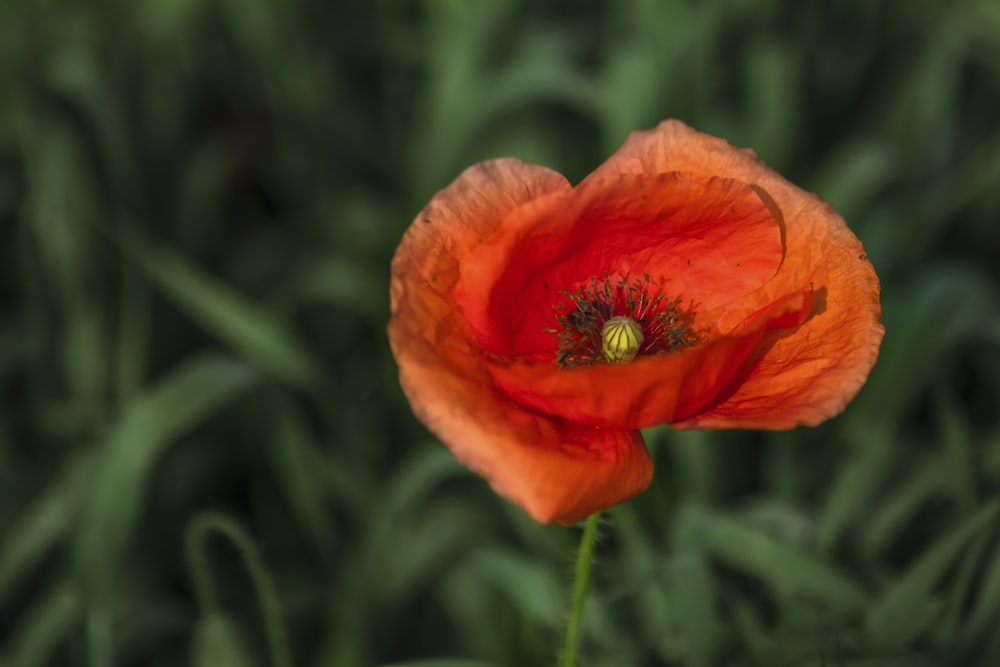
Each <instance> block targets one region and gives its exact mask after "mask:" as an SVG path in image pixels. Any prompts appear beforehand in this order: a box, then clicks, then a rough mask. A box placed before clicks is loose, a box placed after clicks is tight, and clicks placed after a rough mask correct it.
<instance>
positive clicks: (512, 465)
mask: <svg viewBox="0 0 1000 667" xmlns="http://www.w3.org/2000/svg"><path fill="white" fill-rule="evenodd" d="M568 189H569V185H568V184H567V183H566V181H565V179H563V178H562V177H561V176H560V175H558V174H556V173H555V172H551V171H549V170H547V169H543V168H541V167H536V166H532V165H528V164H525V163H523V162H520V161H517V160H497V161H492V162H486V163H482V164H479V165H476V166H474V167H472V168H470V169H468V170H466V171H465V172H464V173H463V174H462V175H461V176H459V177H458V179H456V180H455V181H454V182H453V183H452V184H451V185H450V186H448V187H447V188H446V189H444V190H442V191H441V192H439V193H438V194H437V195H436V196H435V197H434V199H432V200H431V202H430V203H429V204H428V205H427V207H426V208H425V209H424V210H423V211H422V212H421V213H420V215H418V216H417V219H416V220H415V221H414V223H413V224H412V225H411V227H410V229H409V230H408V231H407V233H406V235H405V236H404V238H403V241H402V243H401V244H400V246H399V249H398V250H397V252H396V255H395V257H394V258H393V264H392V283H391V292H390V296H391V309H392V319H391V320H390V323H389V327H388V334H389V342H390V345H391V346H392V350H393V354H394V355H395V357H396V361H397V364H398V365H399V370H400V382H401V384H402V387H403V391H404V392H405V393H406V395H407V398H408V399H409V400H410V403H411V405H412V406H413V410H414V412H415V413H416V415H417V416H418V417H419V418H420V420H421V421H422V422H423V423H424V424H425V425H426V426H427V427H428V428H429V429H430V430H431V431H432V432H433V433H434V434H435V435H436V436H437V437H439V438H440V439H441V440H442V442H444V443H445V445H447V446H448V447H449V449H451V451H452V452H453V453H454V455H455V457H456V458H457V459H459V460H460V461H462V462H464V463H465V464H466V465H468V466H469V467H470V468H471V469H473V470H474V471H476V472H478V473H479V474H481V475H482V476H483V477H485V478H486V479H487V480H488V481H489V483H490V484H491V486H492V487H493V488H494V489H495V490H496V492H497V493H499V494H501V495H503V496H505V497H507V498H509V499H510V500H512V501H514V502H515V503H517V504H518V505H520V506H521V507H523V508H524V509H525V510H526V511H527V512H528V513H529V514H530V515H531V516H533V517H534V518H535V519H537V520H538V521H541V522H549V521H558V522H561V523H570V522H573V521H576V520H578V519H580V518H583V517H585V516H587V515H588V514H591V513H593V512H595V511H598V510H600V509H603V508H606V507H609V506H611V505H614V504H616V503H618V502H621V501H622V500H625V499H627V498H629V497H631V496H633V495H635V494H637V493H639V492H640V491H642V490H643V489H645V488H646V486H647V485H648V484H649V481H650V479H651V477H652V463H651V462H650V459H649V455H648V453H647V451H646V448H645V445H644V443H643V441H642V438H641V436H640V435H639V434H638V433H637V432H635V431H634V430H623V429H604V428H600V427H595V426H592V425H586V424H577V423H572V422H568V421H565V420H561V419H558V418H553V417H550V416H545V415H540V414H538V413H535V412H533V411H531V410H529V409H527V408H524V407H523V406H520V405H518V404H516V403H515V402H513V401H511V400H510V399H509V398H507V397H505V396H504V395H503V394H502V393H501V392H500V391H499V390H498V389H497V388H496V387H495V385H494V383H493V381H492V378H491V377H490V375H489V373H488V371H487V368H486V361H485V357H484V352H483V350H482V349H481V347H480V345H479V343H478V341H477V340H476V338H475V337H474V336H473V334H472V331H471V330H470V328H469V326H468V323H467V322H466V321H465V318H464V317H463V316H462V313H461V310H460V309H459V308H458V306H457V304H456V303H455V301H454V296H453V290H454V287H455V284H456V283H457V281H458V277H459V272H460V264H461V261H462V258H463V257H465V256H466V255H467V253H468V252H469V251H470V249H471V248H472V247H474V246H475V245H477V244H478V242H479V240H480V239H484V238H489V237H490V236H491V235H492V234H495V233H497V230H498V229H499V227H500V225H501V224H502V223H503V220H504V219H505V217H506V216H507V215H508V214H509V213H510V212H511V211H512V210H514V209H516V208H517V207H519V206H521V205H523V204H524V203H526V202H530V201H533V200H535V199H537V198H539V197H545V196H549V195H552V194H558V193H560V192H563V191H566V190H568Z"/></svg>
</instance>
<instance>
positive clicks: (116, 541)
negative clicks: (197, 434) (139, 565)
mask: <svg viewBox="0 0 1000 667" xmlns="http://www.w3.org/2000/svg"><path fill="white" fill-rule="evenodd" d="M258 381H259V377H258V376H257V375H256V374H255V373H253V372H252V371H250V370H249V369H247V368H246V366H244V365H242V364H239V363H236V362H233V361H230V360H229V359H226V358H223V357H218V356H209V355H205V356H201V357H196V358H192V359H189V360H187V361H186V362H184V363H182V364H181V365H179V367H178V368H176V369H174V370H173V371H172V372H171V373H170V374H169V375H167V376H166V377H164V378H162V379H160V380H159V381H158V382H157V384H156V385H155V386H154V387H152V388H149V389H147V390H146V391H144V392H142V393H140V394H138V395H136V396H135V397H134V398H132V399H131V400H130V401H129V402H128V403H127V404H126V405H125V407H124V408H123V410H122V414H121V416H120V418H119V419H118V421H117V423H116V424H115V425H114V427H113V428H112V429H111V431H110V433H109V434H108V436H107V438H106V439H105V440H104V441H103V442H102V443H101V444H100V446H99V449H98V451H97V452H96V456H97V458H96V460H95V461H94V464H93V469H92V470H93V474H92V477H91V479H90V484H89V489H88V493H87V495H85V496H84V497H83V498H81V499H78V502H82V514H81V516H80V521H79V523H78V524H77V526H76V529H75V537H74V545H73V546H74V556H75V558H76V562H77V565H78V567H79V568H80V570H81V572H82V574H84V576H85V577H86V578H87V581H88V583H89V584H90V585H91V586H96V587H97V589H98V590H97V591H92V592H97V593H99V594H105V593H107V592H109V591H107V590H105V587H106V586H108V585H110V583H111V581H112V580H113V578H114V575H115V572H116V570H117V568H118V567H119V562H118V559H119V558H120V557H121V555H122V551H123V549H124V547H125V545H126V543H127V539H128V537H129V535H130V533H131V531H132V528H133V524H134V523H135V521H136V519H137V518H138V517H139V516H140V515H141V513H142V510H143V506H144V503H143V500H144V495H145V491H146V486H147V482H148V478H149V475H150V473H151V472H152V470H153V468H154V467H155V465H156V463H157V461H158V460H159V458H160V456H162V454H163V451H164V449H165V448H166V447H168V446H169V445H170V444H172V443H173V442H174V441H175V440H176V439H177V438H178V437H180V436H181V435H182V434H183V433H184V432H185V431H187V430H189V429H191V428H192V427H194V426H195V425H197V424H199V423H200V422H202V421H203V420H205V419H206V418H208V417H210V416H211V415H213V414H214V413H215V412H216V411H218V410H220V409H221V408H223V407H225V406H226V405H227V404H228V403H230V402H232V401H233V400H235V399H236V398H238V397H239V396H240V395H242V394H244V393H245V392H246V391H248V390H249V389H250V388H251V387H253V386H254V385H255V384H256V383H257V382H258Z"/></svg>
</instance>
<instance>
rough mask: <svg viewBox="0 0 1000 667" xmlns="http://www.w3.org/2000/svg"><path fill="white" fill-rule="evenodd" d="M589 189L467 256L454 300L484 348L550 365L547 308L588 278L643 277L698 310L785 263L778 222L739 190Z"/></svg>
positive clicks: (747, 288) (675, 175) (718, 186)
mask: <svg viewBox="0 0 1000 667" xmlns="http://www.w3.org/2000/svg"><path fill="white" fill-rule="evenodd" d="M585 183H586V184H585V185H581V186H580V187H578V188H577V189H576V190H575V191H574V192H573V195H572V196H570V197H567V196H552V197H543V198H539V199H536V200H535V201H533V202H531V203H529V204H527V205H525V206H521V207H519V208H517V209H516V210H514V211H512V212H511V214H510V215H509V216H508V217H507V219H505V220H504V224H503V226H504V230H505V233H504V234H501V235H496V236H495V237H493V238H491V239H485V240H483V242H482V243H480V244H478V245H477V246H476V247H475V248H474V249H473V250H472V251H471V252H470V253H469V256H468V257H467V258H465V260H464V262H463V265H462V276H461V280H460V282H459V285H458V287H457V290H456V298H457V299H458V302H459V304H460V305H461V306H462V309H463V312H464V314H465V316H466V318H467V319H468V321H469V323H470V325H471V326H472V329H473V331H475V333H476V335H477V338H478V339H479V341H480V343H481V344H482V345H483V347H485V348H486V349H489V350H490V351H492V352H494V353H496V354H501V355H512V356H515V355H526V354H535V353H539V352H543V351H549V352H553V354H552V356H553V359H554V356H555V355H554V345H555V341H554V338H553V335H552V333H551V328H552V327H553V326H554V325H555V324H556V321H555V315H554V313H553V307H554V306H556V305H557V304H558V303H559V302H560V301H562V300H563V299H564V297H563V296H562V294H561V293H560V292H562V291H565V290H572V289H574V288H576V287H578V286H579V285H580V284H581V283H585V282H586V281H587V280H588V279H590V278H600V277H601V276H606V275H609V274H610V275H611V276H614V277H615V278H616V279H617V278H621V277H625V276H630V277H632V278H641V277H642V276H643V275H644V274H646V275H650V276H652V279H653V283H654V285H656V286H658V287H661V288H662V289H663V290H664V292H665V293H666V295H667V296H668V297H669V298H679V299H682V300H683V301H684V302H686V303H688V304H690V305H691V306H692V307H693V308H695V309H698V310H705V309H714V308H717V307H719V306H720V305H722V304H726V303H729V302H733V301H735V300H737V299H739V298H740V297H742V296H744V295H746V294H748V293H751V292H753V291H755V290H757V289H759V288H760V287H761V285H763V284H765V283H766V282H767V281H768V280H770V279H771V278H772V277H773V276H774V274H775V272H776V271H777V270H778V267H779V266H780V265H781V261H782V256H783V247H782V242H781V238H782V231H781V229H780V226H779V224H778V221H777V220H775V218H774V216H773V215H772V213H771V210H770V209H769V207H768V206H767V204H766V203H765V202H764V201H762V199H761V198H760V196H759V194H758V193H757V192H755V191H754V190H752V189H750V188H749V187H748V186H747V185H746V184H744V183H741V182H739V181H734V180H731V179H722V178H713V177H707V176H702V175H696V174H692V173H690V172H670V173H664V174H655V175H627V176H620V177H619V178H616V179H613V180H597V181H595V180H592V179H588V180H587V181H586V182H585ZM651 296H652V295H651ZM750 312H752V310H745V309H744V310H743V311H742V312H741V316H742V317H745V316H747V315H748V314H749V313H750Z"/></svg>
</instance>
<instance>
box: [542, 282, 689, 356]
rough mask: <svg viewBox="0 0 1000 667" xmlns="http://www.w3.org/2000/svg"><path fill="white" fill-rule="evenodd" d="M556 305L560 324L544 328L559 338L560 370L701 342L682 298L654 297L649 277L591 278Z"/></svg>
mask: <svg viewBox="0 0 1000 667" xmlns="http://www.w3.org/2000/svg"><path fill="white" fill-rule="evenodd" d="M560 294H562V295H563V296H565V297H566V299H567V300H568V303H567V302H566V301H561V302H559V303H558V304H556V305H555V306H554V310H555V311H556V314H555V318H556V323H557V324H558V326H557V327H556V328H553V329H546V331H548V332H549V333H551V334H553V335H554V336H555V338H556V343H557V348H558V349H557V351H556V363H557V364H558V365H559V366H560V367H561V368H571V367H575V366H591V365H593V364H595V363H626V362H629V361H632V360H633V359H635V358H636V357H638V356H639V355H653V354H667V353H669V352H673V351H675V350H677V349H678V348H681V347H690V346H692V345H694V344H695V343H697V342H698V336H697V335H696V334H695V333H694V332H693V331H691V329H690V323H691V314H690V313H688V312H686V311H685V310H684V309H683V308H681V300H680V299H679V298H672V299H668V298H667V297H666V295H665V294H664V293H663V292H659V293H657V294H654V295H652V296H651V295H650V284H649V275H648V274H647V275H645V276H643V278H642V280H638V279H636V280H632V281H629V280H628V279H627V278H622V279H621V280H617V281H612V280H611V278H610V277H609V276H608V274H605V276H604V279H603V280H598V279H597V278H594V277H591V278H589V279H588V280H586V281H584V283H583V284H582V285H581V287H579V288H578V289H577V290H575V291H573V292H570V291H567V290H562V291H560Z"/></svg>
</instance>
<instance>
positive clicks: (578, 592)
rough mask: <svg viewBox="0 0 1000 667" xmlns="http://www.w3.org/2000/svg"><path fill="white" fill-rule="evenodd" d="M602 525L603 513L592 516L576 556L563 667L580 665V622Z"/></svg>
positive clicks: (588, 520) (584, 530) (585, 528)
mask: <svg viewBox="0 0 1000 667" xmlns="http://www.w3.org/2000/svg"><path fill="white" fill-rule="evenodd" d="M600 525H601V513H600V512H596V513H594V514H591V515H590V518H588V519H587V525H586V526H584V529H583V536H582V537H581V538H580V550H579V552H577V556H576V574H575V575H574V578H573V606H572V608H571V609H570V612H569V624H568V625H567V626H566V648H565V650H564V651H563V657H562V663H561V664H562V667H578V665H579V664H580V659H579V658H578V657H577V655H576V650H577V645H578V644H579V643H580V642H579V634H580V622H581V620H582V619H583V603H584V602H585V601H586V600H587V591H589V590H590V568H591V565H593V562H594V548H595V547H596V546H597V533H598V529H599V528H600Z"/></svg>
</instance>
